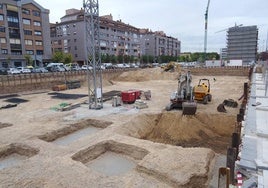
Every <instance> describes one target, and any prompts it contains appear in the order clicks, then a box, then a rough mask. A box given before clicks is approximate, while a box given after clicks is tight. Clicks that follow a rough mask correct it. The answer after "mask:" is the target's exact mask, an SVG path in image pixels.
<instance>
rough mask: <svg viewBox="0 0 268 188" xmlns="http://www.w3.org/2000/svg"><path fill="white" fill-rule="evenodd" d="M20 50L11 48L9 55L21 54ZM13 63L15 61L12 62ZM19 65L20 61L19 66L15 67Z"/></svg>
mask: <svg viewBox="0 0 268 188" xmlns="http://www.w3.org/2000/svg"><path fill="white" fill-rule="evenodd" d="M21 53H22V52H21V50H11V55H21ZM17 63H18V62H17ZM14 64H15V63H14ZM15 66H16V65H15ZM20 66H21V63H20V65H19V66H16V67H20Z"/></svg>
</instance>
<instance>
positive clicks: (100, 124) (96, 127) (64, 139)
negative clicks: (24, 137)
mask: <svg viewBox="0 0 268 188" xmlns="http://www.w3.org/2000/svg"><path fill="white" fill-rule="evenodd" d="M111 124H112V122H108V121H99V120H94V119H87V120H83V121H81V122H78V123H75V124H71V125H68V126H67V127H64V128H61V129H58V130H55V131H52V132H49V133H46V134H44V135H41V136H39V139H42V140H44V141H47V142H53V143H55V144H58V145H62V146H67V145H69V144H71V143H73V142H75V141H76V140H78V139H80V138H82V137H85V136H88V135H92V134H94V133H97V132H98V131H101V130H103V129H104V128H106V127H108V126H109V125H111Z"/></svg>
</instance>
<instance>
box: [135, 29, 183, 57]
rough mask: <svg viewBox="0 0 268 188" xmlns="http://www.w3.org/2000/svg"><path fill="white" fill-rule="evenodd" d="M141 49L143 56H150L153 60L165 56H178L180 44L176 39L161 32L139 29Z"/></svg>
mask: <svg viewBox="0 0 268 188" xmlns="http://www.w3.org/2000/svg"><path fill="white" fill-rule="evenodd" d="M140 33H141V35H142V41H143V42H142V44H144V45H143V46H142V47H143V48H142V49H143V53H142V54H144V55H150V56H153V57H155V58H157V57H159V56H162V55H165V56H176V57H177V56H179V54H180V52H181V43H180V41H179V40H178V39H176V38H173V37H171V36H167V35H166V34H165V33H164V32H163V31H156V32H152V31H149V30H148V29H141V30H140Z"/></svg>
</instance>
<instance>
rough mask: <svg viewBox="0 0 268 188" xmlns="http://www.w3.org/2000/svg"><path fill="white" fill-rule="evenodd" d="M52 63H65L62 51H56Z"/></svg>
mask: <svg viewBox="0 0 268 188" xmlns="http://www.w3.org/2000/svg"><path fill="white" fill-rule="evenodd" d="M52 61H53V62H55V63H63V62H64V54H63V52H61V51H56V52H55V53H54V54H53V56H52Z"/></svg>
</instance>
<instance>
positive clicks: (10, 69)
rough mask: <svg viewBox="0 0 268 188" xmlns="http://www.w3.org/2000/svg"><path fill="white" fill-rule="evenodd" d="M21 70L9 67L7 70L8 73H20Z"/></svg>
mask: <svg viewBox="0 0 268 188" xmlns="http://www.w3.org/2000/svg"><path fill="white" fill-rule="evenodd" d="M20 73H21V72H20V70H18V69H17V68H9V69H8V70H7V74H20Z"/></svg>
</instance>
